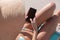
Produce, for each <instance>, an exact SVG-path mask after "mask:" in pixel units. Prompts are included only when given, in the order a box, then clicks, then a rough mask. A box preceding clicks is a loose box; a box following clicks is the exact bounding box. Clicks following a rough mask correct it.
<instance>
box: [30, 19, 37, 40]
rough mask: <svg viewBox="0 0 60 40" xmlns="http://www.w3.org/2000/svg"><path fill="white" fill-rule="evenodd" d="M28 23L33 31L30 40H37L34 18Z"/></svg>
mask: <svg viewBox="0 0 60 40" xmlns="http://www.w3.org/2000/svg"><path fill="white" fill-rule="evenodd" d="M30 21H31V25H32V27H33V30H34V33H33V37H32V40H37V25H36V20H35V18H34V19H33V20H32V19H30Z"/></svg>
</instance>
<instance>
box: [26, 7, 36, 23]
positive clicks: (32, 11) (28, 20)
mask: <svg viewBox="0 0 60 40" xmlns="http://www.w3.org/2000/svg"><path fill="white" fill-rule="evenodd" d="M36 11H37V10H36V9H34V8H30V9H29V11H28V13H27V16H28V17H27V18H26V21H27V22H29V23H31V22H30V18H31V19H32V20H33V18H34V17H35V13H36Z"/></svg>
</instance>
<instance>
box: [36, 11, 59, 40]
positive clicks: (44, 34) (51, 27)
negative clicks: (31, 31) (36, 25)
mask: <svg viewBox="0 0 60 40" xmlns="http://www.w3.org/2000/svg"><path fill="white" fill-rule="evenodd" d="M56 14H57V15H55V16H53V17H52V18H51V19H50V20H48V21H47V24H46V25H44V26H43V28H42V29H41V30H40V33H39V34H38V36H37V38H38V40H49V38H50V36H51V35H52V34H53V33H54V32H55V30H56V26H57V24H58V23H60V15H59V14H60V11H59V12H57V13H56Z"/></svg>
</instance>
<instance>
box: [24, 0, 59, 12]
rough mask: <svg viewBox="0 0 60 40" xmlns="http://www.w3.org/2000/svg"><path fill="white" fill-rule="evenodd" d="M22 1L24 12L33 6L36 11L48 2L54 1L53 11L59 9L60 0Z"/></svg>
mask: <svg viewBox="0 0 60 40" xmlns="http://www.w3.org/2000/svg"><path fill="white" fill-rule="evenodd" d="M23 1H24V3H25V10H26V12H27V11H28V9H29V8H30V7H33V8H35V9H37V11H39V10H40V9H41V8H43V7H44V6H45V5H47V4H48V3H50V2H54V3H55V4H56V9H55V12H56V11H58V10H60V0H23Z"/></svg>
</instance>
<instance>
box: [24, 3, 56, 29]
mask: <svg viewBox="0 0 60 40" xmlns="http://www.w3.org/2000/svg"><path fill="white" fill-rule="evenodd" d="M55 7H56V6H55V3H53V2H51V3H49V4H48V5H46V6H45V7H44V8H42V9H41V10H40V11H39V12H37V13H36V23H37V25H40V24H41V23H42V22H43V21H46V20H47V19H48V18H50V17H51V16H52V14H53V12H54V10H55ZM24 27H27V28H30V29H32V27H31V24H30V23H28V22H26V23H25V25H24Z"/></svg>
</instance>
